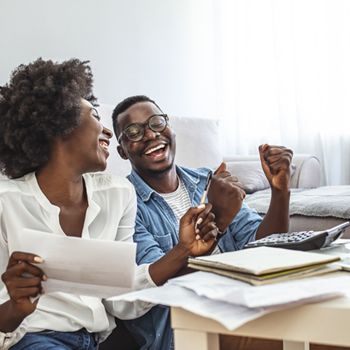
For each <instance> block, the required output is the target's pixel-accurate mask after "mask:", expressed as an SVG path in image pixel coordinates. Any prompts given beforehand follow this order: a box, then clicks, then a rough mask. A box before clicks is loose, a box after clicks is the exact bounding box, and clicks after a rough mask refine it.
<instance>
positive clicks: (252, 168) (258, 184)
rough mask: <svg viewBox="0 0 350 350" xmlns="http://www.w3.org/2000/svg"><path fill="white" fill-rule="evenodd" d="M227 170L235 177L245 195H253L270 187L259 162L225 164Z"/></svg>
mask: <svg viewBox="0 0 350 350" xmlns="http://www.w3.org/2000/svg"><path fill="white" fill-rule="evenodd" d="M227 170H228V171H230V172H231V174H232V175H234V176H237V178H238V181H239V182H240V183H241V184H242V185H243V189H244V191H245V192H246V193H254V192H256V191H261V190H265V189H266V188H269V187H270V184H269V182H268V180H267V178H266V176H265V173H264V171H263V169H262V167H261V163H260V161H246V162H234V163H227Z"/></svg>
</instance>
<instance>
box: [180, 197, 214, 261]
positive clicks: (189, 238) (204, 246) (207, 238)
mask: <svg viewBox="0 0 350 350" xmlns="http://www.w3.org/2000/svg"><path fill="white" fill-rule="evenodd" d="M211 209H212V205H211V204H210V203H207V204H202V205H200V206H198V207H197V208H190V209H189V210H188V211H187V212H186V214H185V215H184V216H183V217H182V218H181V220H180V233H179V244H181V245H182V246H183V247H185V249H187V250H188V252H189V255H191V256H199V255H203V254H206V253H209V252H210V251H211V248H212V247H213V245H214V244H215V242H216V237H217V235H218V231H219V230H218V228H217V227H216V223H215V215H214V214H213V213H212V212H211Z"/></svg>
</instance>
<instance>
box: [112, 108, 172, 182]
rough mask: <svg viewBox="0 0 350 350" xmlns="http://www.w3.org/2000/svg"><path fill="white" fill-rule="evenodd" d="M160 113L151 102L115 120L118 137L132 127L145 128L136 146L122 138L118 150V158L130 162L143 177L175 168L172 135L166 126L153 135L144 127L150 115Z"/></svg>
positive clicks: (128, 111) (152, 132)
mask: <svg viewBox="0 0 350 350" xmlns="http://www.w3.org/2000/svg"><path fill="white" fill-rule="evenodd" d="M161 113H162V111H160V110H159V108H157V106H155V105H154V104H153V103H151V102H138V103H136V104H134V105H132V106H131V107H130V108H128V109H127V110H126V111H125V112H123V113H121V114H119V116H118V118H117V123H118V127H117V129H118V135H116V136H117V137H119V136H120V135H121V133H122V131H123V130H125V129H126V128H127V127H128V126H130V125H131V124H134V123H138V124H143V125H144V127H145V133H144V136H143V138H142V140H140V141H137V142H135V141H131V140H129V139H128V138H127V137H126V135H122V136H121V138H120V145H119V146H118V152H119V154H120V156H121V157H122V158H124V159H129V160H130V162H131V165H132V167H133V169H134V170H135V171H136V172H137V173H138V174H140V175H141V176H142V177H145V176H146V177H147V176H149V175H152V174H160V173H163V172H166V171H168V170H170V169H171V168H172V167H173V164H174V158H175V148H176V145H175V133H174V132H173V131H172V130H171V128H170V127H169V126H167V127H166V128H165V129H164V131H162V132H160V133H156V132H154V131H152V130H151V129H150V128H149V127H148V124H147V122H148V120H149V118H150V117H151V116H152V115H154V114H161Z"/></svg>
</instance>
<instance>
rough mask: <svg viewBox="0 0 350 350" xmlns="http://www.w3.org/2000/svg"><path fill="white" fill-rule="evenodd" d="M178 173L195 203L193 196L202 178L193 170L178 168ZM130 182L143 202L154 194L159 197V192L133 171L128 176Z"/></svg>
mask: <svg viewBox="0 0 350 350" xmlns="http://www.w3.org/2000/svg"><path fill="white" fill-rule="evenodd" d="M176 172H177V174H178V175H179V177H180V179H181V180H182V181H183V183H184V185H185V187H186V189H187V191H188V193H189V195H190V198H191V201H193V196H194V193H195V190H196V187H197V185H198V183H199V181H200V176H199V174H198V173H197V172H196V171H192V170H191V169H187V168H182V167H179V166H176ZM128 179H129V180H130V182H131V183H132V184H133V185H134V187H135V190H136V193H137V194H138V195H139V196H140V198H141V199H142V201H143V202H147V201H149V200H150V198H151V196H152V194H154V195H158V194H157V192H156V191H155V190H154V189H153V188H151V187H150V186H148V184H147V183H146V182H145V181H144V180H143V179H142V178H141V177H140V175H139V174H138V173H137V172H136V171H135V170H134V169H132V171H131V173H130V175H129V176H128Z"/></svg>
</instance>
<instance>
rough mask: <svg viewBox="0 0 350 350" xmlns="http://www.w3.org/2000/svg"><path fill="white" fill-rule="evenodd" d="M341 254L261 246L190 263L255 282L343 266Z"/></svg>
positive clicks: (200, 268)
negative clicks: (339, 263)
mask: <svg viewBox="0 0 350 350" xmlns="http://www.w3.org/2000/svg"><path fill="white" fill-rule="evenodd" d="M337 260H339V257H337V256H329V255H324V254H318V253H310V252H303V251H297V250H289V249H282V248H271V247H258V248H251V249H244V250H240V251H236V252H228V253H223V254H216V255H210V256H203V257H197V258H189V261H188V266H189V267H191V268H193V269H197V270H201V271H208V272H214V273H216V274H219V275H223V276H227V277H231V278H235V279H238V280H241V281H244V282H248V283H250V284H252V285H262V284H267V283H274V282H281V281H286V280H290V279H294V278H302V277H310V276H316V275H321V274H324V273H328V272H333V271H337V270H339V269H340V268H339V266H337V265H336V264H331V263H332V262H334V261H337Z"/></svg>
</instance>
